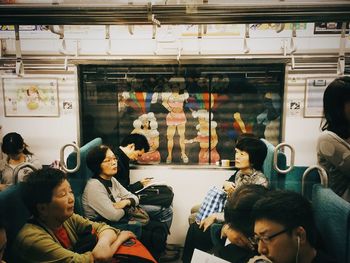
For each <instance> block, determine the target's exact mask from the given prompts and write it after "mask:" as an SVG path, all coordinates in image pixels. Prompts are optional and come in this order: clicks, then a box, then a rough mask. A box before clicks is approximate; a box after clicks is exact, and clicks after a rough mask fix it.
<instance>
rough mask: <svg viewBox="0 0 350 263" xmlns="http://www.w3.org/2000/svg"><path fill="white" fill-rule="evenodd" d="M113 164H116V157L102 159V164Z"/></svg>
mask: <svg viewBox="0 0 350 263" xmlns="http://www.w3.org/2000/svg"><path fill="white" fill-rule="evenodd" d="M114 162H118V159H117V157H114V158H108V159H104V160H103V161H102V163H114Z"/></svg>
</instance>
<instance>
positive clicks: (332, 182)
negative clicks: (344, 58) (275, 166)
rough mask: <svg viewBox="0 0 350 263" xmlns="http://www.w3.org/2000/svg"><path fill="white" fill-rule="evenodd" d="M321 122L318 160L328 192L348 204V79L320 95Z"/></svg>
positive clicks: (340, 80)
mask: <svg viewBox="0 0 350 263" xmlns="http://www.w3.org/2000/svg"><path fill="white" fill-rule="evenodd" d="M323 111H324V120H323V123H321V124H323V125H322V127H321V128H322V131H323V132H322V133H321V135H320V136H319V138H318V141H317V159H318V163H319V165H320V166H322V167H323V168H324V169H325V170H326V171H327V174H328V179H329V186H330V188H331V189H332V190H333V191H334V192H335V193H336V194H338V195H339V196H341V197H342V198H343V199H345V200H346V201H348V202H350V77H341V78H337V79H335V80H334V81H332V82H331V83H330V84H329V85H328V87H327V88H326V90H325V92H324V95H323Z"/></svg>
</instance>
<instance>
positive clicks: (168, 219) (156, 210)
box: [140, 205, 173, 229]
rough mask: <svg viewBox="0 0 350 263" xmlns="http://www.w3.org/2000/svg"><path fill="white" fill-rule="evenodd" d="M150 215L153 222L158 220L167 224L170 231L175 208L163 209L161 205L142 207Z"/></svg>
mask: <svg viewBox="0 0 350 263" xmlns="http://www.w3.org/2000/svg"><path fill="white" fill-rule="evenodd" d="M140 206H141V207H142V208H143V209H144V210H145V211H146V212H147V214H148V215H149V217H150V218H151V219H152V220H156V221H159V222H162V223H165V224H166V225H167V227H168V229H170V227H171V223H172V221H173V208H172V207H171V206H170V207H168V208H165V207H161V206H159V205H140Z"/></svg>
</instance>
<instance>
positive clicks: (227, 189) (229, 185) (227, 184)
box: [223, 181, 236, 193]
mask: <svg viewBox="0 0 350 263" xmlns="http://www.w3.org/2000/svg"><path fill="white" fill-rule="evenodd" d="M235 187H236V185H235V183H233V182H229V181H225V182H224V185H223V188H224V190H225V192H226V193H232V192H233V191H234V190H235Z"/></svg>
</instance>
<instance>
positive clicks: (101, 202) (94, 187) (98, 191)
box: [82, 178, 139, 222]
mask: <svg viewBox="0 0 350 263" xmlns="http://www.w3.org/2000/svg"><path fill="white" fill-rule="evenodd" d="M111 180H112V187H111V188H110V190H111V193H112V195H113V197H114V199H115V201H116V202H119V201H121V200H122V199H128V198H132V199H134V200H135V204H136V205H138V204H139V199H138V198H137V196H136V195H134V194H132V193H130V192H129V191H128V190H126V189H125V188H124V187H123V186H122V185H121V184H120V183H119V182H118V181H117V180H116V179H115V178H112V179H111ZM82 201H83V208H84V212H85V216H86V217H87V218H89V219H95V218H97V217H98V215H100V216H102V217H103V218H105V219H107V220H109V221H114V222H118V221H119V220H120V219H121V218H122V217H123V216H124V215H125V212H124V210H123V209H116V208H114V206H113V202H112V201H111V199H110V198H109V195H108V192H107V190H106V188H105V187H104V185H103V184H102V183H101V182H100V181H99V180H97V179H93V178H92V179H90V180H89V181H88V182H87V184H86V187H85V190H84V193H83V197H82Z"/></svg>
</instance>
